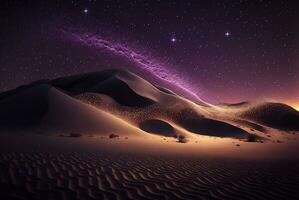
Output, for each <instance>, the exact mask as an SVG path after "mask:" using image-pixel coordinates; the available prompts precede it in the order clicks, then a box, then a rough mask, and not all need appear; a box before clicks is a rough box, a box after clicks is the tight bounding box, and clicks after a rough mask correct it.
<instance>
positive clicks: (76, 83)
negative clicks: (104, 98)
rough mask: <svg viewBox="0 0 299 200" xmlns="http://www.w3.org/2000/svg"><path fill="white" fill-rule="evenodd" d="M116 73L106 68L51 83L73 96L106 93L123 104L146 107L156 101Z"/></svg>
mask: <svg viewBox="0 0 299 200" xmlns="http://www.w3.org/2000/svg"><path fill="white" fill-rule="evenodd" d="M122 73H124V72H122ZM116 74H117V71H116V70H106V71H103V72H100V73H89V74H84V75H82V76H79V75H78V76H70V77H66V78H60V79H56V80H53V81H52V82H51V84H52V85H53V86H54V87H57V88H59V89H62V90H64V91H65V92H67V93H69V94H70V95H72V96H74V95H78V94H82V93H87V92H89V93H99V94H105V95H108V96H110V97H111V98H113V99H114V100H115V101H116V102H117V103H118V104H120V105H122V106H129V107H146V106H150V105H152V104H154V103H155V102H154V101H153V100H151V99H149V98H146V97H143V96H141V95H138V94H137V93H136V92H135V91H133V90H132V89H131V88H130V87H129V86H128V85H127V83H125V82H124V81H122V80H120V79H118V78H117V77H116V76H115V75H116Z"/></svg>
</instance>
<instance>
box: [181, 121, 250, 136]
mask: <svg viewBox="0 0 299 200" xmlns="http://www.w3.org/2000/svg"><path fill="white" fill-rule="evenodd" d="M178 124H179V125H181V126H182V127H183V128H185V129H186V130H188V131H190V132H193V133H197V134H201V135H210V136H217V137H235V138H246V137H247V136H248V133H247V132H246V131H244V130H243V129H240V128H238V127H235V126H233V125H230V124H228V123H225V122H222V121H217V120H213V119H207V118H181V119H179V120H178Z"/></svg>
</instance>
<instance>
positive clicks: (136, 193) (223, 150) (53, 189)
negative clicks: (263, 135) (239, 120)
mask: <svg viewBox="0 0 299 200" xmlns="http://www.w3.org/2000/svg"><path fill="white" fill-rule="evenodd" d="M297 137H298V134H296V135H291V134H289V135H286V136H284V138H283V140H282V139H281V141H282V142H281V143H277V142H273V141H268V142H265V143H249V142H244V141H240V140H235V139H222V138H216V137H206V136H198V138H195V139H192V140H189V142H188V143H184V144H182V143H178V142H176V140H175V139H172V138H163V137H159V138H156V137H153V138H136V139H135V138H130V137H128V138H127V137H119V138H114V139H109V138H108V137H107V136H101V137H79V138H71V137H62V136H53V135H52V136H45V135H36V134H31V133H24V134H15V135H12V134H6V133H4V134H1V135H0V138H1V139H0V141H1V145H0V185H1V187H0V188H1V189H0V199H238V200H239V199H297V198H298V191H299V162H298V161H299V156H298V144H299V143H298V139H297ZM239 145H240V146H239Z"/></svg>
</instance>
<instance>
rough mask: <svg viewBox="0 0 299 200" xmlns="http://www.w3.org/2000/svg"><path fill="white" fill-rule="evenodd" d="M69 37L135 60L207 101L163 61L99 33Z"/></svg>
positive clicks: (148, 69)
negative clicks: (105, 37)
mask: <svg viewBox="0 0 299 200" xmlns="http://www.w3.org/2000/svg"><path fill="white" fill-rule="evenodd" d="M67 37H68V39H71V40H72V41H75V42H79V43H81V44H83V45H85V46H89V47H92V48H95V49H104V50H107V51H108V52H111V53H113V54H116V55H119V56H122V57H125V58H127V59H129V60H130V61H132V62H134V63H135V64H136V65H137V66H138V67H140V68H141V69H142V70H146V71H147V72H149V73H151V74H152V75H154V76H155V77H157V78H159V79H160V80H163V81H166V82H168V83H170V84H172V85H174V86H175V87H177V88H178V89H180V90H182V91H183V92H184V93H186V95H187V96H189V97H190V98H192V99H193V100H196V101H197V102H198V103H200V102H201V103H206V102H204V101H203V100H202V99H201V98H200V97H199V96H198V94H197V93H196V92H195V91H198V88H196V89H195V88H194V87H192V84H190V83H189V82H188V81H187V80H185V79H184V78H182V76H180V73H179V72H176V70H174V69H173V68H170V67H167V66H166V65H165V64H163V63H162V62H159V61H157V60H155V59H151V58H149V57H147V56H145V55H142V54H141V53H138V52H137V51H136V50H133V49H132V48H130V47H128V46H127V45H124V44H120V43H116V42H113V41H111V40H107V39H104V38H102V37H101V36H99V35H93V34H86V33H85V34H82V33H67ZM206 104H207V103H206Z"/></svg>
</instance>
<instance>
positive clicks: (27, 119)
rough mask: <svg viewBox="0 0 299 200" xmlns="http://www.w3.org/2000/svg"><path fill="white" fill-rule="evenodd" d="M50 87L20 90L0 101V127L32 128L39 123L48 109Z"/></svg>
mask: <svg viewBox="0 0 299 200" xmlns="http://www.w3.org/2000/svg"><path fill="white" fill-rule="evenodd" d="M49 89H50V86H49V85H46V84H40V85H35V86H32V87H28V88H27V87H26V88H23V89H19V92H14V93H11V94H10V95H9V96H6V98H3V99H2V100H0V126H1V128H3V127H18V126H22V127H24V126H25V127H30V126H32V125H34V124H36V123H38V122H39V121H40V120H41V119H42V117H43V115H44V114H45V113H46V112H47V109H48V92H49Z"/></svg>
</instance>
